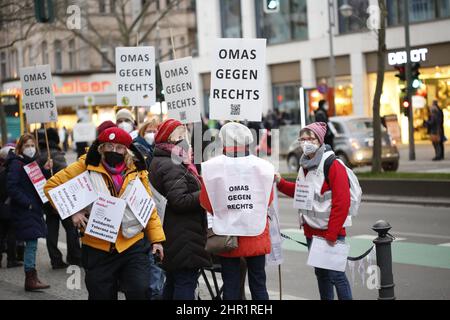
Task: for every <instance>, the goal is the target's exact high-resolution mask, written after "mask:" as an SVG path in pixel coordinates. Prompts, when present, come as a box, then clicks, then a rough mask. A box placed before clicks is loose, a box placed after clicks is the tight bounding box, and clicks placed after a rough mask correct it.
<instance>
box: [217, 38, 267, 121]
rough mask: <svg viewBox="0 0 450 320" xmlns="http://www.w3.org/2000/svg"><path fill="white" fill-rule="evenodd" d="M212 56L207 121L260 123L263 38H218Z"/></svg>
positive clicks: (264, 75) (262, 100) (263, 59)
mask: <svg viewBox="0 0 450 320" xmlns="http://www.w3.org/2000/svg"><path fill="white" fill-rule="evenodd" d="M212 57H213V61H212V70H211V91H210V93H211V96H210V110H211V111H210V118H211V119H215V120H248V121H261V118H262V106H263V105H264V100H265V86H266V80H265V79H266V39H217V41H216V44H215V48H214V51H213V53H212Z"/></svg>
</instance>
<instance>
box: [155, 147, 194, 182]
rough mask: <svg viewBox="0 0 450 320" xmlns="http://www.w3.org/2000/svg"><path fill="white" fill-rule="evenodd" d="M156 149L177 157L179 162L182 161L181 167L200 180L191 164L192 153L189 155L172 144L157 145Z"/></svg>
mask: <svg viewBox="0 0 450 320" xmlns="http://www.w3.org/2000/svg"><path fill="white" fill-rule="evenodd" d="M156 147H157V148H159V149H161V150H164V151H166V152H169V153H171V154H174V155H176V156H178V157H179V158H180V159H181V160H183V165H184V166H185V167H186V169H187V170H188V171H189V172H191V173H192V174H193V175H194V176H195V177H196V178H197V179H199V180H200V175H199V174H198V171H197V168H196V167H195V165H194V164H193V163H192V153H189V152H187V151H186V150H184V149H183V148H181V147H180V146H178V145H176V144H172V143H165V142H163V143H158V144H157V145H156Z"/></svg>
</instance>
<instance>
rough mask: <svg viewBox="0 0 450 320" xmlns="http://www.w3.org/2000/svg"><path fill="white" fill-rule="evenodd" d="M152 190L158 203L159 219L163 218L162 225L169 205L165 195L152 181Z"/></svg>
mask: <svg viewBox="0 0 450 320" xmlns="http://www.w3.org/2000/svg"><path fill="white" fill-rule="evenodd" d="M149 185H150V190H152V198H153V200H154V201H155V205H156V211H157V212H158V216H159V220H161V225H163V224H164V215H165V213H166V206H167V198H166V197H164V196H163V195H162V194H161V193H159V192H158V190H156V188H155V187H153V185H152V184H151V183H149Z"/></svg>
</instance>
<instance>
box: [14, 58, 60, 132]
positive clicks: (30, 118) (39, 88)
mask: <svg viewBox="0 0 450 320" xmlns="http://www.w3.org/2000/svg"><path fill="white" fill-rule="evenodd" d="M20 81H21V84H22V94H23V95H22V99H23V101H22V107H23V110H24V111H25V114H26V117H27V122H28V123H47V122H55V121H58V111H57V109H56V101H55V95H54V94H53V85H52V73H51V70H50V65H48V64H46V65H41V66H35V67H27V68H20Z"/></svg>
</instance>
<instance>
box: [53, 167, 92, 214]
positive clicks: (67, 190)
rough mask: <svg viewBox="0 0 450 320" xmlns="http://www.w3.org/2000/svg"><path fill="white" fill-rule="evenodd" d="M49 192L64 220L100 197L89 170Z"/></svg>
mask: <svg viewBox="0 0 450 320" xmlns="http://www.w3.org/2000/svg"><path fill="white" fill-rule="evenodd" d="M48 194H49V196H50V198H51V199H52V201H53V204H54V205H55V207H56V210H57V211H58V213H59V215H60V216H61V219H62V220H64V219H66V218H67V217H70V216H71V215H73V214H74V213H77V212H78V211H80V210H81V209H84V208H86V207H87V206H88V205H90V204H91V203H92V202H94V201H95V200H97V197H98V195H97V192H95V190H94V187H93V185H92V181H91V177H90V176H89V172H88V171H85V172H83V173H82V174H80V175H78V176H76V177H75V178H73V179H70V180H69V181H67V182H66V183H63V184H62V185H60V186H58V187H56V188H54V189H52V190H50V192H49V193H48Z"/></svg>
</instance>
